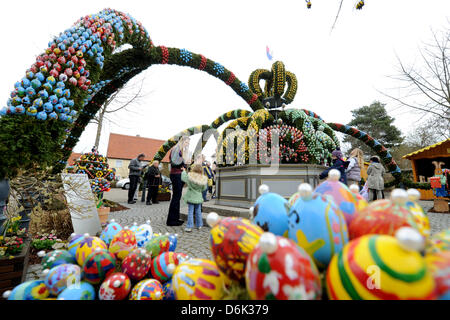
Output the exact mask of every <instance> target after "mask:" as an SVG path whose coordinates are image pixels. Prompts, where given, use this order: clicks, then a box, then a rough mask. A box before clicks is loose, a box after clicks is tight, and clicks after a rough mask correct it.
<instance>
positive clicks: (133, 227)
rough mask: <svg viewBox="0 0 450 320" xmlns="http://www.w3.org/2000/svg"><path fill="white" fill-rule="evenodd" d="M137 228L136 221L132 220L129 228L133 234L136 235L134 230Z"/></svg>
mask: <svg viewBox="0 0 450 320" xmlns="http://www.w3.org/2000/svg"><path fill="white" fill-rule="evenodd" d="M137 228H138V225H137V222H134V223H133V225H132V226H131V227H130V230H131V231H133V232H134V234H135V235H136V230H137Z"/></svg>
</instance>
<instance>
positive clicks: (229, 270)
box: [206, 212, 264, 281]
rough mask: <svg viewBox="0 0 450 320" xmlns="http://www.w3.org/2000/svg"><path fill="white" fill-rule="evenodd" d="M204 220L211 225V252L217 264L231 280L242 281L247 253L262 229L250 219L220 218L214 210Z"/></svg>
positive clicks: (261, 232)
mask: <svg viewBox="0 0 450 320" xmlns="http://www.w3.org/2000/svg"><path fill="white" fill-rule="evenodd" d="M206 221H207V223H208V224H209V225H210V226H211V231H210V243H211V252H212V254H213V257H214V260H215V261H216V263H217V266H218V267H219V269H220V270H221V271H222V272H223V273H224V274H225V275H227V276H228V277H230V278H231V279H232V280H237V281H243V280H244V271H245V263H246V262H247V258H248V255H249V254H250V252H251V251H252V250H253V249H254V247H255V246H256V245H257V244H258V241H259V237H260V236H261V235H262V234H263V232H264V231H263V230H262V229H261V228H260V227H258V226H257V225H255V224H253V223H252V222H251V221H250V220H247V219H240V218H234V217H229V218H223V219H220V218H219V216H218V215H217V213H214V212H211V213H210V214H208V216H207V219H206Z"/></svg>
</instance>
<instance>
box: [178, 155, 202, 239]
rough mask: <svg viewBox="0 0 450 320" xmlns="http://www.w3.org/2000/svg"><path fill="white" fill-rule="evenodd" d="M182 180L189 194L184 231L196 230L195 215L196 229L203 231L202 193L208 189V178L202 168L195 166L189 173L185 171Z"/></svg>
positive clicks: (186, 195) (186, 200)
mask: <svg viewBox="0 0 450 320" xmlns="http://www.w3.org/2000/svg"><path fill="white" fill-rule="evenodd" d="M181 180H182V181H183V182H184V183H186V185H187V192H186V194H185V195H184V197H183V200H184V201H185V202H186V203H187V205H188V221H187V226H186V229H184V230H185V231H186V232H191V231H192V228H194V215H195V224H196V227H197V228H198V229H201V227H202V226H203V218H202V203H203V196H202V192H203V191H204V190H207V188H208V178H207V177H206V176H205V175H204V174H203V168H202V166H201V165H198V164H195V165H194V166H193V167H192V169H191V171H190V172H189V173H187V172H186V171H185V170H183V173H182V174H181Z"/></svg>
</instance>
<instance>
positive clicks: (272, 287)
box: [245, 233, 322, 300]
mask: <svg viewBox="0 0 450 320" xmlns="http://www.w3.org/2000/svg"><path fill="white" fill-rule="evenodd" d="M245 280H246V281H245V282H246V286H247V291H248V293H249V295H250V298H251V299H253V300H264V299H271V300H273V299H277V300H319V299H321V293H322V285H321V281H320V275H319V271H318V270H317V267H316V265H315V264H314V262H313V261H312V259H311V257H310V256H309V255H308V253H306V251H305V250H303V249H302V248H300V247H298V246H297V245H296V244H295V243H294V242H293V241H292V240H290V239H286V238H283V237H280V236H275V235H273V234H271V233H264V234H263V235H262V236H261V238H260V243H259V244H258V245H257V246H256V248H255V249H254V250H253V251H252V253H251V254H250V255H249V257H248V262H247V267H246V270H245Z"/></svg>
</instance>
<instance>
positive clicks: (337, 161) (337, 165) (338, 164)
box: [319, 149, 347, 184]
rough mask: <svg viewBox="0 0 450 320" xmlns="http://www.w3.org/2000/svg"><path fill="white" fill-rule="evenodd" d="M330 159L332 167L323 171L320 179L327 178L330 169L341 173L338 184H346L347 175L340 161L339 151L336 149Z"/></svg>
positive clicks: (341, 156)
mask: <svg viewBox="0 0 450 320" xmlns="http://www.w3.org/2000/svg"><path fill="white" fill-rule="evenodd" d="M331 158H332V159H333V165H332V166H331V167H329V168H328V169H326V170H324V171H323V172H322V173H321V174H320V175H319V178H320V179H325V178H326V177H328V172H330V170H331V169H336V170H339V171H340V172H341V178H340V179H339V181H340V182H342V183H343V184H347V175H346V173H345V162H344V160H343V159H342V158H343V155H342V152H341V150H339V149H336V150H334V151H333V152H332V153H331Z"/></svg>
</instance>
